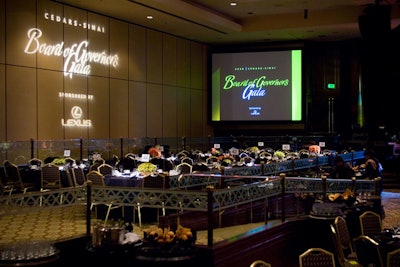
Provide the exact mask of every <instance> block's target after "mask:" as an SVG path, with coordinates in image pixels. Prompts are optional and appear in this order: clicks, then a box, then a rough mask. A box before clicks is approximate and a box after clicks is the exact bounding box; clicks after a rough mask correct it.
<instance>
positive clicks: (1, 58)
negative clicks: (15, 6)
mask: <svg viewBox="0 0 400 267" xmlns="http://www.w3.org/2000/svg"><path fill="white" fill-rule="evenodd" d="M5 12H6V2H5V0H0V63H5V62H6V13H5Z"/></svg>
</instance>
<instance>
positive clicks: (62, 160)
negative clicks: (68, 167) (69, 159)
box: [51, 158, 66, 166]
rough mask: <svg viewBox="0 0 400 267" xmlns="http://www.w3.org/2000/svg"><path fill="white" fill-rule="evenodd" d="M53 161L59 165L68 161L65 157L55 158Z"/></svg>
mask: <svg viewBox="0 0 400 267" xmlns="http://www.w3.org/2000/svg"><path fill="white" fill-rule="evenodd" d="M51 163H52V164H54V165H57V166H64V165H65V163H66V161H65V159H64V158H55V159H53V161H52V162H51Z"/></svg>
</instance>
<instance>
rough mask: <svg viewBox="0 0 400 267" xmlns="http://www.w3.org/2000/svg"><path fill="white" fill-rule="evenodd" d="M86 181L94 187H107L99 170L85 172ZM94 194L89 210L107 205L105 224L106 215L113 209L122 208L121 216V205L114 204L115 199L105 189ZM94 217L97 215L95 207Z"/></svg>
mask: <svg viewBox="0 0 400 267" xmlns="http://www.w3.org/2000/svg"><path fill="white" fill-rule="evenodd" d="M86 181H87V182H89V181H90V182H91V184H92V185H93V186H94V187H103V188H104V187H107V186H106V183H105V180H104V175H103V174H101V173H100V172H99V171H90V172H88V173H87V174H86ZM96 196H97V199H92V203H91V204H90V210H92V209H93V208H95V207H97V206H99V205H105V206H106V207H107V212H106V216H105V219H104V225H106V224H107V221H108V217H109V216H110V212H111V210H113V209H117V208H122V216H123V214H124V208H123V206H121V205H116V204H114V201H115V199H114V198H113V197H112V196H111V195H108V193H107V191H99V192H98V194H96ZM96 217H97V209H96Z"/></svg>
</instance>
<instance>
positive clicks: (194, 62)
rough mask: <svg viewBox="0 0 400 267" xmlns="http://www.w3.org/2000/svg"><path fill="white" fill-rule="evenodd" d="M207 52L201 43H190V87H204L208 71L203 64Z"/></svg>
mask: <svg viewBox="0 0 400 267" xmlns="http://www.w3.org/2000/svg"><path fill="white" fill-rule="evenodd" d="M204 59H205V53H203V47H202V46H201V45H200V44H196V43H193V42H191V43H190V87H191V88H195V89H204V87H205V86H204V84H203V82H204V80H203V79H204V78H203V77H204V73H205V71H206V68H205V66H203V61H204Z"/></svg>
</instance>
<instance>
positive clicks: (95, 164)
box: [89, 161, 104, 171]
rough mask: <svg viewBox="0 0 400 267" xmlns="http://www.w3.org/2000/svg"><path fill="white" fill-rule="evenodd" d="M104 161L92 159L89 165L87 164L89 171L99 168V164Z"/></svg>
mask: <svg viewBox="0 0 400 267" xmlns="http://www.w3.org/2000/svg"><path fill="white" fill-rule="evenodd" d="M103 163H104V162H102V161H94V162H93V163H92V164H91V165H90V166H89V171H97V170H98V169H99V166H100V165H101V164H103Z"/></svg>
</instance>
